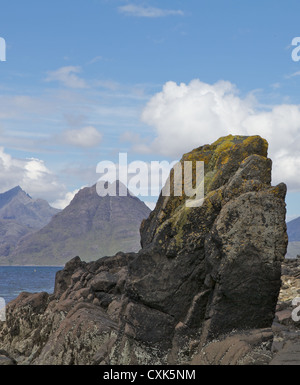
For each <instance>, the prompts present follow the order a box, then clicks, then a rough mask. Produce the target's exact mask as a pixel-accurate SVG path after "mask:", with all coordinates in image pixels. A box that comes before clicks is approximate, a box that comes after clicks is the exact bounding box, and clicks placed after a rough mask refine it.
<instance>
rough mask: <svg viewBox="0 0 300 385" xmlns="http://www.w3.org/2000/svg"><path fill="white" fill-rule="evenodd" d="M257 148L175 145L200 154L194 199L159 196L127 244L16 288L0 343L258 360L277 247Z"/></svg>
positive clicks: (22, 348) (16, 349)
mask: <svg viewBox="0 0 300 385" xmlns="http://www.w3.org/2000/svg"><path fill="white" fill-rule="evenodd" d="M267 147H268V145H267V142H266V141H265V140H264V139H262V138H260V137H258V136H253V137H241V136H228V137H225V138H220V139H219V140H218V141H216V142H215V143H213V144H212V145H205V146H202V147H199V148H197V149H195V150H193V151H191V152H190V153H188V154H185V155H184V156H183V158H182V162H183V161H185V160H191V161H204V163H205V180H204V182H205V198H204V201H203V204H202V206H200V207H186V205H185V202H186V200H187V197H186V196H185V195H184V194H183V195H182V196H179V197H178V196H172V195H171V196H169V197H166V196H163V195H161V196H160V197H159V200H158V203H157V205H156V208H155V210H154V211H153V212H152V213H151V214H150V216H149V218H148V219H147V220H145V221H144V222H143V224H142V226H141V243H142V249H141V250H140V251H139V252H138V253H127V254H124V253H118V254H117V255H115V256H114V257H108V258H103V259H99V260H97V261H94V262H90V263H86V262H83V261H81V259H80V258H79V257H77V258H74V259H73V260H71V261H70V262H69V263H67V264H66V266H65V268H64V270H62V271H60V272H58V273H57V276H56V282H55V291H54V293H53V294H52V295H49V294H47V293H39V294H28V293H24V294H21V295H20V296H19V297H18V298H17V299H16V300H15V301H12V302H11V303H10V304H9V305H8V307H7V322H6V323H4V324H3V325H2V328H1V329H0V348H2V349H4V350H5V351H7V352H8V354H9V355H10V356H11V357H13V358H14V359H16V360H17V361H18V362H20V363H34V364H161V363H167V364H181V363H191V362H192V363H196V364H207V363H208V364H209V363H215V362H216V361H217V358H216V354H215V353H214V352H218V351H223V355H224V356H225V355H226V354H227V356H226V357H227V358H226V360H225V361H226V363H230V357H233V356H234V360H233V359H232V362H233V363H236V364H238V363H252V362H253V361H258V362H264V360H263V359H261V357H265V349H269V346H270V344H271V341H272V330H271V325H272V322H273V319H274V314H275V308H276V303H277V298H278V293H279V290H280V285H281V278H280V277H281V262H282V260H283V258H284V255H285V253H286V247H287V235H286V224H285V213H286V211H285V194H286V186H285V185H284V184H279V185H278V186H276V187H272V186H271V160H270V159H268V158H267ZM173 183H174V175H173V173H171V175H170V184H171V185H173ZM228 338H229V339H228ZM216 344H217V345H216ZM234 344H236V346H237V351H229V350H230V349H229V348H230V347H232V346H233V345H234ZM222 349H223V350H222ZM228 351H229V353H228ZM203 352H204V353H205V352H207V353H208V355H207V354H203ZM260 352H262V354H261V355H260ZM209 354H210V356H209ZM204 357H212V358H211V359H210V362H207V360H206V359H204Z"/></svg>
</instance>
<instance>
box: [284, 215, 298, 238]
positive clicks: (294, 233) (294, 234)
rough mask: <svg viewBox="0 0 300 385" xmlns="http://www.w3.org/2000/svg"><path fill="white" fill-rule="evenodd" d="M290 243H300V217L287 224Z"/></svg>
mask: <svg viewBox="0 0 300 385" xmlns="http://www.w3.org/2000/svg"><path fill="white" fill-rule="evenodd" d="M287 233H288V237H289V242H300V217H299V218H296V219H293V220H292V221H290V222H288V223H287Z"/></svg>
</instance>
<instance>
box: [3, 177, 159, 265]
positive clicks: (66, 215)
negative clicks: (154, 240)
mask: <svg viewBox="0 0 300 385" xmlns="http://www.w3.org/2000/svg"><path fill="white" fill-rule="evenodd" d="M150 212H151V210H150V209H149V208H148V207H147V206H146V204H145V203H144V202H142V201H141V200H139V199H138V198H137V197H135V196H131V195H130V194H129V192H128V195H127V196H126V197H121V196H118V195H117V196H116V197H110V196H106V197H100V196H99V195H98V194H97V192H96V184H95V185H93V186H91V187H85V188H83V189H81V190H80V191H79V192H78V193H77V194H76V195H75V196H74V198H73V199H72V201H71V202H70V204H69V205H68V206H67V207H66V208H65V209H64V210H62V211H60V212H59V213H57V214H56V215H55V216H53V218H52V220H51V221H50V222H49V223H48V224H47V225H46V226H44V227H43V228H41V229H40V230H39V231H37V232H35V233H33V234H29V235H27V236H25V237H23V238H22V239H21V240H20V241H19V243H18V244H17V246H16V248H15V249H14V251H13V252H12V254H11V255H10V260H11V263H14V264H15V263H19V261H23V264H47V265H49V264H53V265H57V264H58V265H59V264H64V263H65V262H67V261H68V260H69V259H70V258H72V257H74V256H75V255H84V257H85V258H87V260H93V259H98V258H100V257H104V256H108V255H113V254H115V253H116V252H118V251H120V250H126V251H138V250H139V248H140V236H139V228H140V224H141V222H142V220H143V219H146V218H147V217H148V215H149V214H150Z"/></svg>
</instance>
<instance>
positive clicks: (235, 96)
mask: <svg viewBox="0 0 300 385" xmlns="http://www.w3.org/2000/svg"><path fill="white" fill-rule="evenodd" d="M299 14H300V3H299V1H294V0H289V1H288V2H286V1H281V0H261V1H259V2H258V1H248V0H244V1H240V0H226V1H225V0H209V1H208V0H159V1H158V0H142V1H137V0H84V1H83V0H72V1H71V0H60V1H57V0H52V1H51V2H50V1H46V0H45V1H38V0H27V1H26V2H25V1H21V0H10V1H9V2H8V1H3V0H0V37H2V38H3V39H4V40H5V42H6V61H0V192H4V191H7V190H8V189H10V188H12V187H14V186H16V185H20V186H21V187H22V188H23V189H24V190H25V191H26V192H27V193H29V194H30V195H31V196H32V197H33V198H44V199H46V200H48V201H49V202H50V203H51V204H52V205H53V206H55V207H59V208H63V207H65V206H66V205H67V204H68V203H69V202H70V200H71V199H72V197H73V196H74V194H75V193H76V192H77V191H78V190H79V189H80V188H82V187H83V186H90V185H93V184H94V183H96V182H97V180H98V179H99V174H97V172H96V169H97V164H98V163H99V162H102V161H107V160H108V161H112V162H115V163H117V162H118V159H119V154H120V153H127V154H128V162H133V161H136V160H139V161H144V162H147V163H148V164H150V162H151V161H162V160H166V161H168V162H171V161H174V160H177V159H180V158H181V156H182V154H183V153H185V152H188V151H190V150H192V149H193V148H195V147H199V146H201V145H204V144H208V143H212V142H213V141H215V140H216V139H218V138H219V137H220V136H224V135H228V134H239V135H261V136H262V137H264V138H265V139H267V140H268V142H269V156H270V157H271V158H272V161H273V179H272V183H273V184H277V183H280V182H284V183H286V184H287V186H288V194H287V199H286V201H287V220H290V219H293V218H295V217H298V216H300V204H299V202H300V93H299V91H298V90H299V86H300V61H298V60H297V59H298V55H297V54H298V50H297V47H298V46H297V45H298V41H297V39H296V40H295V38H296V37H298V36H300V27H299ZM293 44H294V45H293ZM299 44H300V38H299ZM0 57H1V55H0ZM299 58H300V51H299ZM140 198H141V199H142V200H144V201H145V202H146V203H147V204H149V205H150V206H151V207H153V205H154V203H155V200H156V197H149V196H144V197H140Z"/></svg>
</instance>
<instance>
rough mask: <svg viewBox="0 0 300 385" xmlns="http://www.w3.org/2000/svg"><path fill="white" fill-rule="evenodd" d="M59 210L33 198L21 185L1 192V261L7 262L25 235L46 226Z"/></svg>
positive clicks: (2, 262)
mask: <svg viewBox="0 0 300 385" xmlns="http://www.w3.org/2000/svg"><path fill="white" fill-rule="evenodd" d="M59 211H60V210H57V209H55V208H53V207H51V206H50V205H49V204H48V202H47V201H45V200H42V199H32V198H31V197H30V195H28V194H27V193H26V192H25V191H23V190H22V189H21V187H20V186H17V187H14V188H13V189H11V190H9V191H7V192H4V193H2V194H0V263H1V264H6V263H7V257H8V255H9V254H10V253H11V252H12V249H13V248H14V247H15V245H16V244H17V243H18V241H19V240H20V239H21V238H22V237H23V236H25V235H28V234H30V233H33V232H34V231H37V230H39V229H41V228H42V227H44V226H45V225H46V224H48V223H49V222H50V220H51V219H52V217H53V215H55V214H57V213H58V212H59Z"/></svg>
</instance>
